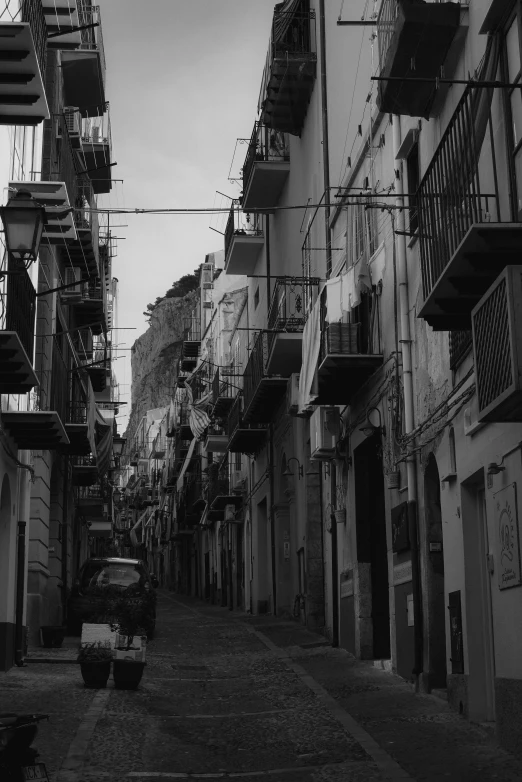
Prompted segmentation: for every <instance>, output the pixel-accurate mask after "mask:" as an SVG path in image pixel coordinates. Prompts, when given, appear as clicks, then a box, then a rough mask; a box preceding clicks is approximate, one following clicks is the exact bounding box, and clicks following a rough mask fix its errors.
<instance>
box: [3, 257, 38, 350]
mask: <svg viewBox="0 0 522 782" xmlns="http://www.w3.org/2000/svg"><path fill="white" fill-rule="evenodd" d="M8 268H9V271H13V272H18V274H9V275H8V277H7V297H6V312H5V329H6V331H16V333H17V334H18V336H19V338H20V342H21V343H22V345H23V348H24V350H25V352H26V353H27V358H28V359H29V361H31V362H32V360H33V346H34V325H35V315H36V291H35V289H34V286H33V283H32V282H31V279H30V277H29V275H28V274H27V272H26V270H25V269H24V268H19V267H18V266H15V264H14V263H12V262H11V261H9V266H8Z"/></svg>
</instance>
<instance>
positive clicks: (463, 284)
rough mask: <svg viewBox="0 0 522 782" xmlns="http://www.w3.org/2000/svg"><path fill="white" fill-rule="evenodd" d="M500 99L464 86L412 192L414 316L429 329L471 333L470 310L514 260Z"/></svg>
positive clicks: (521, 235)
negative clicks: (419, 291)
mask: <svg viewBox="0 0 522 782" xmlns="http://www.w3.org/2000/svg"><path fill="white" fill-rule="evenodd" d="M486 92H487V94H486ZM502 100H503V95H502V90H501V89H498V88H496V89H491V90H487V91H486V90H481V89H477V88H473V87H468V88H467V89H466V91H465V92H464V95H463V96H462V98H461V100H460V102H459V103H458V105H457V108H456V110H455V112H454V114H453V117H452V118H451V120H450V122H449V125H448V127H447V129H446V131H445V133H444V135H443V137H442V139H441V141H440V144H439V146H438V147H437V150H436V151H435V154H434V156H433V158H432V161H431V163H430V166H429V168H428V169H427V171H426V174H425V175H424V178H423V179H422V182H421V184H420V187H419V189H418V193H417V203H418V207H419V244H420V256H421V270H422V286H423V294H424V302H423V304H422V307H421V309H420V311H419V313H418V316H419V317H421V318H424V320H426V321H427V323H429V325H430V326H431V327H432V328H433V329H435V331H453V330H454V331H461V330H466V329H467V330H469V329H470V328H471V311H472V309H473V308H474V307H475V305H476V304H477V303H478V302H479V301H480V299H481V298H482V296H483V295H484V293H485V292H486V291H487V290H488V288H489V287H490V285H491V284H492V283H493V282H494V280H495V279H496V278H497V276H498V275H499V274H500V272H501V271H502V270H503V269H504V268H505V266H506V265H508V264H510V263H517V262H518V259H519V257H520V246H521V242H522V224H521V223H519V222H516V221H517V220H518V215H517V214H516V208H515V207H514V206H512V205H511V203H510V194H509V190H510V188H509V187H508V186H506V185H507V183H508V182H512V181H513V177H512V172H511V171H510V170H509V169H508V164H507V163H506V155H505V141H504V137H503V135H502V133H500V132H499V131H498V130H497V128H499V127H500V126H501V125H502V123H503V122H504V120H503V110H502Z"/></svg>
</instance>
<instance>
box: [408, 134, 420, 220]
mask: <svg viewBox="0 0 522 782" xmlns="http://www.w3.org/2000/svg"><path fill="white" fill-rule="evenodd" d="M406 171H407V175H408V193H416V192H417V190H418V188H419V184H420V175H419V145H418V143H417V144H414V145H413V146H412V148H411V150H410V153H409V155H408V157H407V158H406ZM409 204H410V234H414V233H415V232H416V231H417V229H418V227H419V213H418V211H417V199H416V198H414V197H410V199H409Z"/></svg>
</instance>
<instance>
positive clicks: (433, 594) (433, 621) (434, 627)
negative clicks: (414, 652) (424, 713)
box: [424, 454, 447, 689]
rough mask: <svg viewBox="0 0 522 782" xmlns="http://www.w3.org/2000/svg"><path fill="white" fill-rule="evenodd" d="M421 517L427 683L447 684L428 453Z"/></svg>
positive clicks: (432, 463) (438, 519) (436, 489)
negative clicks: (426, 634) (426, 629)
mask: <svg viewBox="0 0 522 782" xmlns="http://www.w3.org/2000/svg"><path fill="white" fill-rule="evenodd" d="M424 519H425V524H426V541H427V543H426V545H427V555H426V560H427V562H426V576H427V600H428V623H427V628H428V644H427V654H428V660H427V663H428V665H427V671H428V686H429V688H430V689H432V688H434V687H441V688H444V687H446V674H447V671H446V600H445V597H444V552H443V533H442V509H441V502H440V476H439V469H438V467H437V461H436V459H435V457H434V455H433V454H430V456H429V459H428V464H427V466H426V469H425V471H424Z"/></svg>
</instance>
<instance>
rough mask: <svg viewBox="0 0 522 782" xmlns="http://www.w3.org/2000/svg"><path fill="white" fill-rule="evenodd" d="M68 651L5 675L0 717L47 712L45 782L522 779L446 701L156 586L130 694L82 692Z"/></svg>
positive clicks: (300, 631) (266, 625)
mask: <svg viewBox="0 0 522 782" xmlns="http://www.w3.org/2000/svg"><path fill="white" fill-rule="evenodd" d="M77 643H78V640H77V639H75V638H72V637H71V638H68V639H66V642H65V644H64V646H63V647H62V648H60V649H56V650H42V649H40V648H37V647H35V648H33V649H32V650H31V651H30V654H29V655H28V657H27V666H26V667H24V668H13V669H11V670H10V671H8V672H7V673H2V674H0V711H2V710H10V709H11V708H12V706H13V703H14V702H16V707H17V709H18V710H20V709H24V710H28V711H48V712H49V713H50V721H49V722H48V723H42V726H41V728H40V730H39V734H38V737H37V740H36V741H35V745H36V746H37V748H38V750H39V751H40V756H41V758H40V759H41V760H43V761H44V762H45V763H46V766H47V769H48V772H49V774H50V780H51V782H98V780H107V781H108V782H120V781H122V780H134V781H135V782H145V781H146V780H149V779H166V780H168V779H173V780H174V779H222V778H225V779H226V778H231V779H236V780H239V782H241V781H242V780H245V782H246V780H249V779H257V778H261V779H262V778H266V779H269V780H273V782H279V781H280V782H312V781H313V782H318V781H319V780H321V782H334V781H336V782H337V781H339V782H340V780H342V781H343V782H359V780H361V781H362V780H364V782H378V781H379V782H380V780H408V779H412V780H418V781H419V782H420V781H421V780H422V782H424V781H425V782H432V781H433V780H442V779H444V780H449V781H450V782H452V781H453V780H454V781H455V782H457V781H458V782H468V781H469V782H471V780H474V781H478V780H480V782H489V781H490V780H506V781H509V782H511V781H513V782H515V780H517V781H518V780H520V779H522V765H521V764H520V763H519V762H518V761H516V760H515V759H514V758H513V757H512V756H510V755H509V754H508V753H507V752H505V751H503V750H501V749H499V748H498V746H497V745H496V744H495V742H494V740H493V739H490V738H489V736H488V734H487V732H486V731H485V730H483V729H482V728H480V727H478V726H473V725H471V724H470V723H469V722H468V721H466V720H465V719H464V718H463V717H461V716H459V715H458V714H456V713H455V712H454V711H451V710H450V709H449V707H448V705H447V703H445V702H444V701H443V700H442V699H440V698H438V697H436V696H434V695H415V694H414V693H413V691H412V689H411V687H410V685H408V684H407V683H405V682H404V681H403V680H402V679H401V678H400V677H398V676H396V675H394V674H392V673H389V672H387V671H385V670H383V669H382V668H378V667H377V666H376V665H374V664H372V663H369V662H361V661H358V660H355V659H354V658H353V657H352V656H351V655H350V654H348V653H347V652H345V651H343V650H340V649H332V648H331V647H330V646H329V645H327V643H326V642H325V639H324V638H323V637H321V636H318V635H315V634H314V633H311V632H310V631H308V630H306V629H305V628H303V627H302V626H300V625H299V624H297V623H295V622H292V621H288V620H286V621H285V620H282V619H278V618H274V617H272V616H264V617H260V616H257V617H252V616H247V615H246V614H244V613H239V612H238V613H236V612H230V611H228V610H227V609H225V608H220V607H216V606H209V605H207V604H206V603H203V602H202V601H199V600H196V599H193V598H188V597H183V596H178V595H173V594H172V593H169V592H166V591H162V592H161V593H160V596H159V601H158V628H157V638H156V639H155V640H154V641H152V642H151V643H150V644H149V647H148V650H147V667H146V670H145V675H144V677H143V680H142V683H141V685H140V687H139V689H138V690H136V691H124V690H123V691H122V690H115V689H114V687H113V682H112V679H110V680H109V683H108V686H107V689H105V690H104V689H102V690H91V689H85V688H84V686H83V682H82V679H81V675H80V671H79V666H78V665H75V664H73V661H74V660H75V659H76V651H75V650H76V645H77ZM46 659H47V662H44V660H46Z"/></svg>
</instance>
